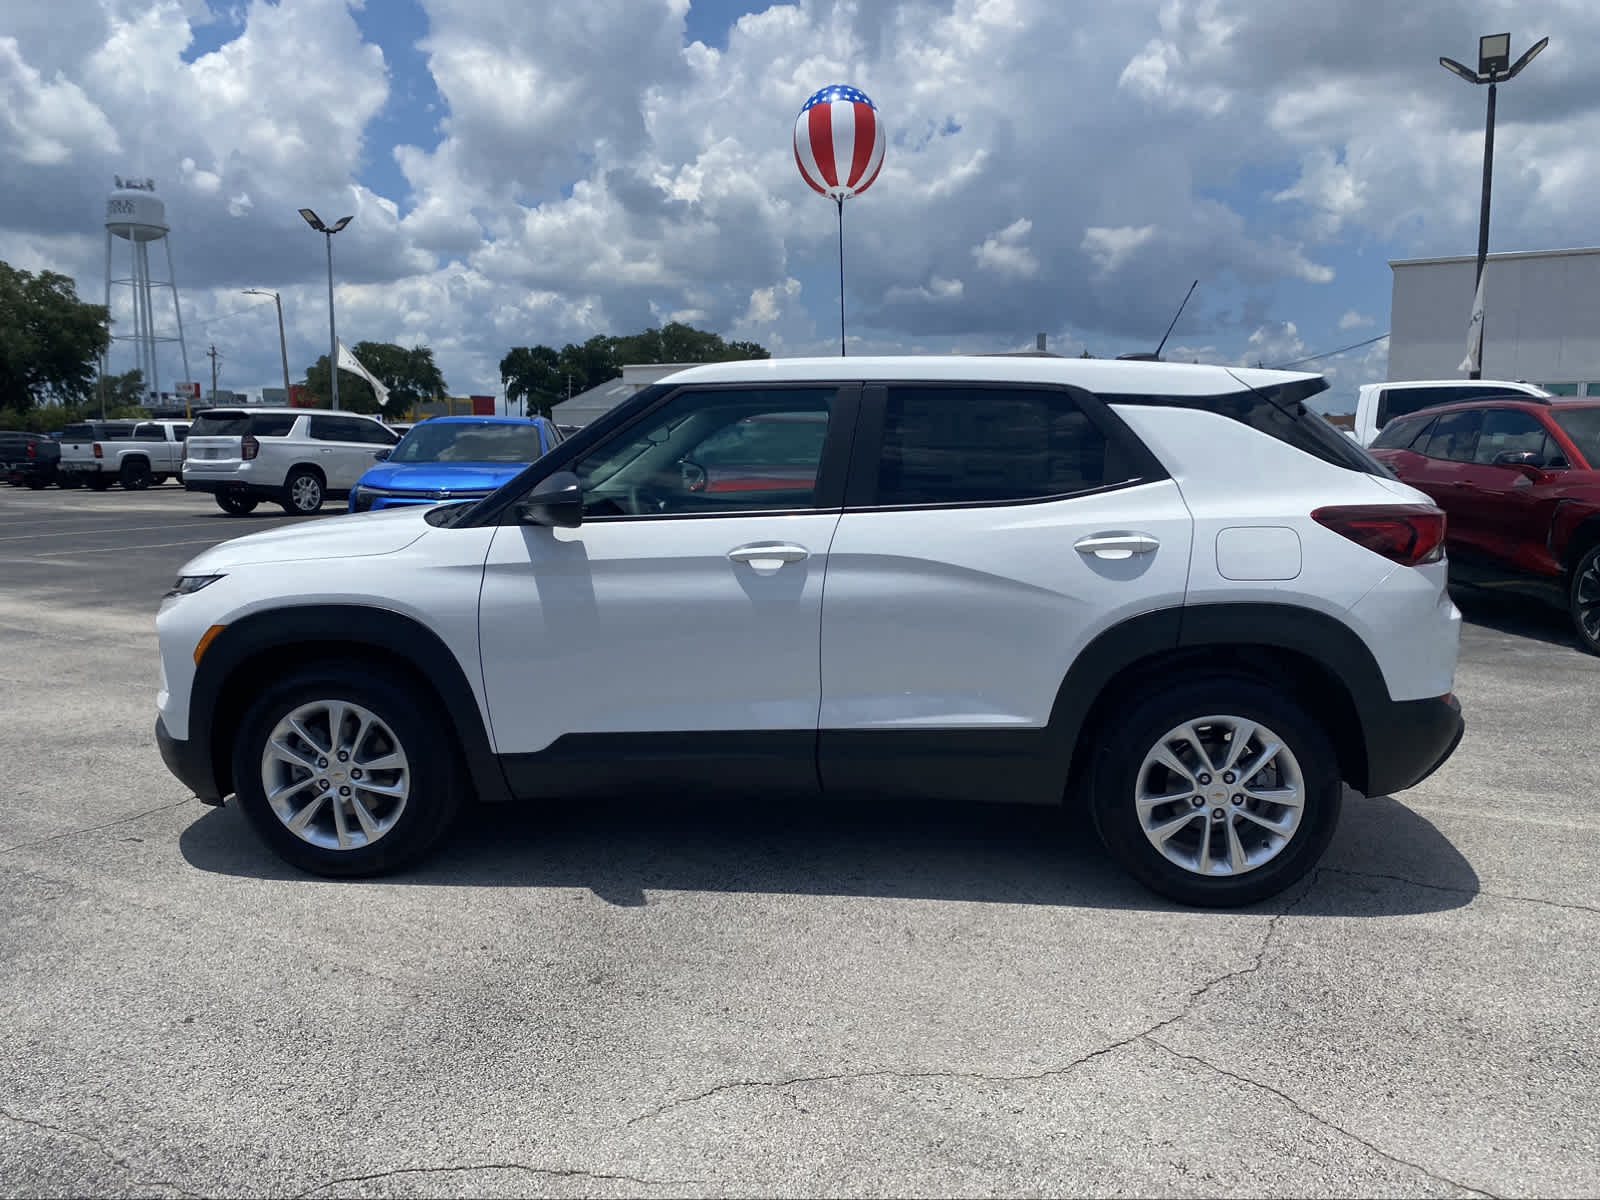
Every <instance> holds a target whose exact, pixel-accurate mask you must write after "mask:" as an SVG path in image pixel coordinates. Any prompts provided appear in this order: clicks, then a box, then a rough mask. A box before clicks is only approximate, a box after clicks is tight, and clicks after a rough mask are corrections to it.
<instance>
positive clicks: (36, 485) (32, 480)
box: [23, 475, 50, 492]
mask: <svg viewBox="0 0 1600 1200" xmlns="http://www.w3.org/2000/svg"><path fill="white" fill-rule="evenodd" d="M23 482H24V483H26V484H27V485H28V487H29V488H31V489H32V490H33V491H36V492H42V491H44V489H45V488H47V487H49V486H50V477H49V476H48V475H29V476H28V478H27V479H25V480H24V481H23Z"/></svg>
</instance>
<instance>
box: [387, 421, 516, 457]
mask: <svg viewBox="0 0 1600 1200" xmlns="http://www.w3.org/2000/svg"><path fill="white" fill-rule="evenodd" d="M543 453H544V449H543V447H542V446H541V445H540V443H539V427H538V426H537V425H498V424H497V425H456V424H448V425H446V424H437V425H435V424H431V423H429V424H423V425H418V426H416V427H415V428H414V429H412V430H411V432H410V433H408V434H406V436H405V437H404V438H402V439H401V440H400V444H399V445H398V446H396V447H395V448H394V453H393V454H391V455H390V456H389V461H390V462H395V463H432V462H471V463H531V462H532V461H533V460H534V459H536V458H538V457H539V456H540V455H541V454H543Z"/></svg>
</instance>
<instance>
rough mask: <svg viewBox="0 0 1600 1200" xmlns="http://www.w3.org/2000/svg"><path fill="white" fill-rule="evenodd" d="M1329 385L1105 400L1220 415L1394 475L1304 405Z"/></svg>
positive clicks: (1316, 382) (1357, 466)
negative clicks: (1218, 393)
mask: <svg viewBox="0 0 1600 1200" xmlns="http://www.w3.org/2000/svg"><path fill="white" fill-rule="evenodd" d="M1240 382H1241V383H1242V382H1243V381H1242V380H1241V381H1240ZM1327 387H1328V381H1327V380H1326V379H1322V378H1320V377H1318V378H1315V379H1294V380H1290V381H1288V382H1286V383H1281V384H1278V385H1276V386H1274V387H1269V388H1251V387H1249V386H1245V387H1244V388H1243V390H1241V391H1237V392H1228V393H1225V394H1222V395H1217V396H1167V395H1148V394H1139V395H1128V394H1121V395H1112V394H1107V395H1102V396H1101V397H1100V398H1101V399H1102V400H1104V401H1105V402H1106V403H1107V404H1144V405H1151V406H1155V407H1159V408H1194V409H1199V410H1201V411H1203V412H1213V413H1217V414H1218V415H1220V416H1224V417H1227V418H1229V419H1230V420H1234V421H1238V422H1239V423H1240V424H1241V425H1248V426H1249V427H1250V428H1251V429H1254V430H1255V431H1256V432H1258V433H1264V434H1266V435H1267V436H1268V437H1270V438H1275V439H1277V440H1278V441H1280V442H1283V443H1284V444H1286V445H1289V446H1293V447H1294V448H1295V449H1296V450H1300V451H1303V452H1305V453H1306V454H1309V455H1311V456H1312V457H1313V458H1320V459H1321V460H1322V461H1323V462H1326V463H1332V464H1333V465H1334V466H1336V467H1344V468H1345V469H1346V470H1349V471H1359V472H1361V473H1362V474H1363V475H1383V476H1388V475H1390V474H1391V472H1390V471H1389V470H1388V468H1386V467H1384V466H1383V465H1382V464H1381V463H1380V462H1378V460H1377V459H1375V458H1373V457H1372V455H1370V454H1368V453H1367V452H1366V450H1365V449H1363V448H1362V447H1361V446H1359V445H1357V444H1356V442H1355V440H1354V439H1353V438H1348V437H1346V436H1345V435H1344V434H1342V433H1340V432H1339V431H1338V430H1337V429H1335V428H1334V427H1333V426H1332V425H1330V424H1328V421H1327V418H1325V417H1324V416H1323V415H1322V414H1321V413H1319V412H1314V411H1312V410H1311V409H1309V408H1307V407H1306V405H1305V401H1306V400H1307V399H1308V398H1309V397H1311V396H1314V395H1316V394H1317V393H1318V392H1322V391H1326V390H1327Z"/></svg>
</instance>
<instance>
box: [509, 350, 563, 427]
mask: <svg viewBox="0 0 1600 1200" xmlns="http://www.w3.org/2000/svg"><path fill="white" fill-rule="evenodd" d="M500 383H501V384H502V385H503V386H504V387H505V389H506V401H507V402H508V403H510V404H520V405H521V406H522V411H523V412H524V413H537V414H538V415H539V416H541V417H548V416H549V415H550V409H551V407H552V406H553V405H554V404H555V402H556V401H557V400H559V399H561V397H562V396H563V395H564V394H565V392H564V390H563V388H564V385H563V384H562V382H561V356H560V355H559V354H557V353H556V352H555V351H554V350H552V349H550V347H549V346H517V347H515V348H513V349H512V350H511V351H510V353H508V354H507V355H506V356H505V357H504V358H502V359H501V360H500Z"/></svg>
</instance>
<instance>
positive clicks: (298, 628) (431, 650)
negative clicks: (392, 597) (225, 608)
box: [189, 604, 510, 801]
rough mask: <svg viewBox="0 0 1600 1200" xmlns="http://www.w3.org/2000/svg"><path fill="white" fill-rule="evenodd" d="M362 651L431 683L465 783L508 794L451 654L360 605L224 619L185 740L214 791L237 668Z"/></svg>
mask: <svg viewBox="0 0 1600 1200" xmlns="http://www.w3.org/2000/svg"><path fill="white" fill-rule="evenodd" d="M308 650H309V651H311V652H310V653H309V654H308V653H307V651H308ZM364 651H365V652H367V653H376V654H379V655H381V656H383V657H384V658H387V659H390V660H398V661H399V662H401V663H403V664H404V665H405V666H407V667H408V668H410V670H411V671H412V672H413V673H415V674H416V675H417V676H418V677H419V678H421V679H422V680H424V681H425V682H426V683H427V684H428V685H429V686H431V687H432V688H433V690H434V691H435V692H436V693H437V694H438V697H439V702H440V708H441V716H443V718H444V719H445V720H447V721H449V722H450V725H451V728H452V729H453V731H454V733H455V735H456V741H457V744H458V745H459V746H460V747H461V751H462V757H463V759H464V760H465V762H466V766H467V770H468V772H469V773H470V775H471V781H472V786H473V790H474V791H475V792H476V793H477V794H478V796H479V798H480V799H482V800H486V801H504V800H507V799H509V798H510V792H509V791H508V789H507V787H506V779H505V773H504V772H503V771H502V770H501V767H500V763H499V760H498V759H497V758H496V757H495V754H494V752H493V750H492V748H491V747H490V743H489V734H488V730H487V728H486V727H485V724H484V720H483V715H482V712H481V711H480V709H479V707H478V699H477V696H476V695H475V694H474V693H473V690H472V686H471V684H470V683H469V682H468V680H467V674H466V672H465V671H464V670H463V669H462V666H461V663H460V662H459V661H458V660H457V659H456V656H455V655H454V654H453V653H451V651H450V648H449V647H448V646H446V645H445V644H444V642H443V640H441V639H440V637H439V636H438V634H436V633H434V632H433V630H431V629H429V628H428V627H427V626H426V625H424V624H422V623H421V622H420V621H418V620H416V619H415V618H413V617H410V616H407V615H406V614H405V613H401V612H396V611H394V610H393V609H386V608H381V607H378V606H376V605H365V604H315V605H297V606H295V607H292V608H273V609H267V610H265V611H263V612H257V613H252V614H250V615H249V616H246V617H241V618H240V619H239V620H237V621H235V622H232V623H230V624H229V625H228V626H227V627H226V628H225V629H224V630H223V631H222V632H221V633H219V634H218V635H217V636H216V638H215V639H214V640H213V641H212V642H211V644H210V645H209V646H208V647H207V648H206V652H205V655H204V656H203V657H202V658H201V660H200V664H199V666H198V667H197V668H196V670H195V677H194V683H193V686H192V687H191V689H190V693H189V740H190V741H191V742H192V743H194V744H196V745H200V746H207V747H210V749H211V757H212V768H213V771H214V772H215V774H216V777H217V782H218V790H219V793H220V794H223V795H226V794H228V793H229V792H231V791H232V790H233V788H232V787H231V786H229V784H231V762H230V761H229V759H230V754H231V744H232V732H233V728H235V727H236V724H237V721H238V718H239V716H240V715H241V714H242V712H243V709H244V707H245V701H246V698H245V697H241V696H239V695H237V694H236V693H237V688H236V687H230V684H238V683H239V682H240V679H239V672H240V669H241V668H242V667H245V666H246V665H247V664H251V663H255V664H257V667H256V668H255V669H253V670H252V671H251V672H250V677H249V678H250V679H256V678H258V677H259V671H260V670H261V669H262V667H263V665H264V664H262V658H263V656H265V655H271V656H272V658H273V662H274V664H277V663H280V662H281V663H282V664H284V666H285V667H289V666H295V665H299V664H300V663H303V662H308V661H316V659H318V658H325V657H337V656H340V655H345V656H349V655H352V654H354V655H355V656H357V657H359V656H360V655H361V653H362V652H364ZM245 682H246V683H248V682H249V679H247V680H246V681H245ZM230 723H231V724H230ZM219 738H220V739H222V744H220V745H219Z"/></svg>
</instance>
